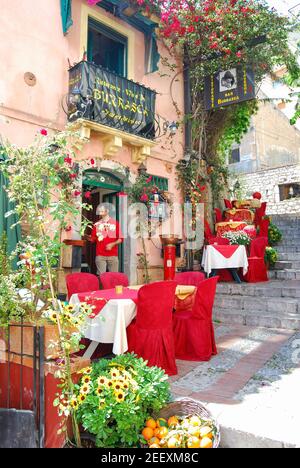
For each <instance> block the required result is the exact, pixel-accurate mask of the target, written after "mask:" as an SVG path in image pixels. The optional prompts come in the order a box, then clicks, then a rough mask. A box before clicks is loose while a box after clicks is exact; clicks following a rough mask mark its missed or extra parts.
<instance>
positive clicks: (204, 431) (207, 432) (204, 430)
mask: <svg viewBox="0 0 300 468" xmlns="http://www.w3.org/2000/svg"><path fill="white" fill-rule="evenodd" d="M200 437H201V439H203V438H204V437H208V438H209V439H213V433H212V429H211V427H209V426H204V427H201V428H200Z"/></svg>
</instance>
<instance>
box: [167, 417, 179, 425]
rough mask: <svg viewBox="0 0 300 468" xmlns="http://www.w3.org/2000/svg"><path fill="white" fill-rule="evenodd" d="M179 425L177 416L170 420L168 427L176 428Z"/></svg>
mask: <svg viewBox="0 0 300 468" xmlns="http://www.w3.org/2000/svg"><path fill="white" fill-rule="evenodd" d="M177 424H178V418H176V416H171V417H170V418H169V419H168V426H176V425H177Z"/></svg>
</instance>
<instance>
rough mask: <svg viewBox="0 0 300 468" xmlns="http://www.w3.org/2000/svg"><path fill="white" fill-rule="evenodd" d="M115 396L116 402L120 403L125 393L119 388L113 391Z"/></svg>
mask: <svg viewBox="0 0 300 468" xmlns="http://www.w3.org/2000/svg"><path fill="white" fill-rule="evenodd" d="M115 397H116V401H117V402H118V403H121V402H122V401H124V400H125V393H124V392H123V390H119V391H118V392H115Z"/></svg>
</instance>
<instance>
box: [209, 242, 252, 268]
mask: <svg viewBox="0 0 300 468" xmlns="http://www.w3.org/2000/svg"><path fill="white" fill-rule="evenodd" d="M202 266H203V268H204V271H205V272H206V273H207V274H208V275H210V274H211V272H212V270H223V269H227V268H243V273H244V275H246V274H247V271H248V266H249V263H248V258H247V252H246V247H245V246H243V245H240V246H239V247H238V249H237V250H236V252H235V253H234V254H233V255H232V256H231V257H230V258H226V257H224V255H222V254H221V253H220V252H218V251H217V250H216V249H215V248H214V246H213V245H207V246H206V247H205V249H204V252H203V257H202Z"/></svg>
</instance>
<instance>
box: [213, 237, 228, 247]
mask: <svg viewBox="0 0 300 468" xmlns="http://www.w3.org/2000/svg"><path fill="white" fill-rule="evenodd" d="M208 242H209V244H210V245H214V244H218V245H230V240H229V239H226V237H210V238H209V239H208Z"/></svg>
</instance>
